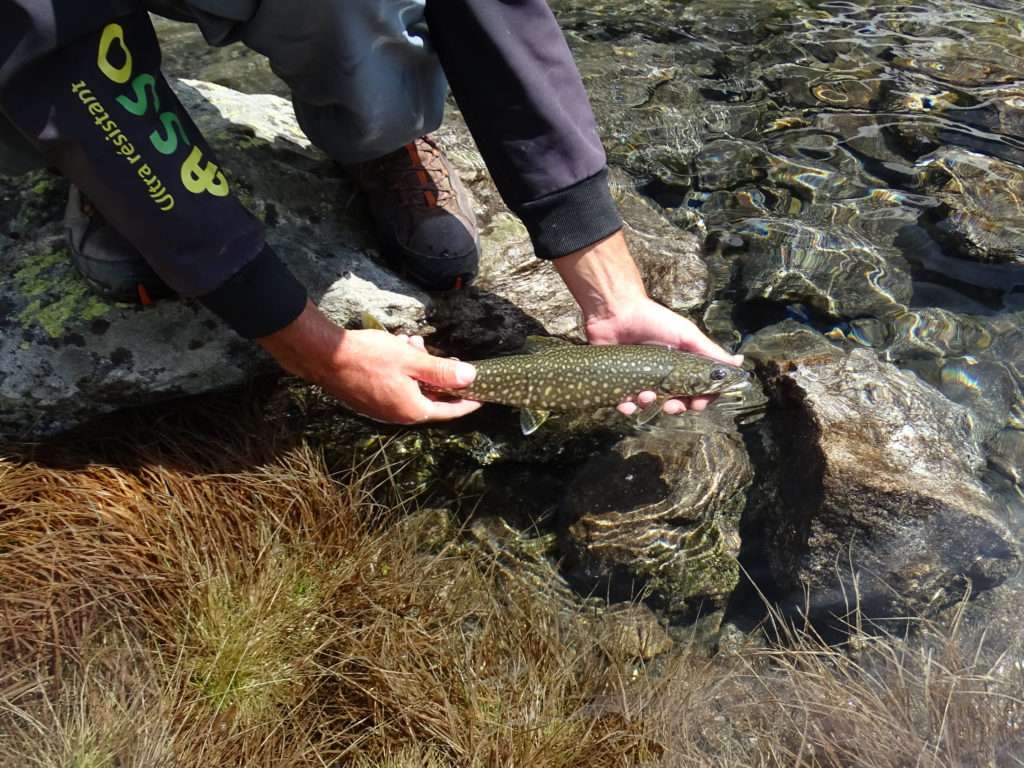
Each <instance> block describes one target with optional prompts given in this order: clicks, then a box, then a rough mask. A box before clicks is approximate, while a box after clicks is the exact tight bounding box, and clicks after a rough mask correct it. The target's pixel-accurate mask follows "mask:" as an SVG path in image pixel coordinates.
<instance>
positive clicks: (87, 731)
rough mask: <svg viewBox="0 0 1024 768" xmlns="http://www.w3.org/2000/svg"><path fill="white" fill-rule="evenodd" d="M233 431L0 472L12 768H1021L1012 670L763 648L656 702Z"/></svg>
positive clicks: (391, 515) (293, 453) (936, 636)
mask: <svg viewBox="0 0 1024 768" xmlns="http://www.w3.org/2000/svg"><path fill="white" fill-rule="evenodd" d="M224 410H225V409H224V407H223V404H215V406H214V408H212V409H210V410H203V409H201V408H200V409H199V410H198V411H193V412H188V411H185V412H184V415H179V416H174V417H168V421H167V422H166V423H165V424H163V425H157V426H156V427H153V426H152V425H146V426H147V429H146V431H142V430H141V426H142V425H140V424H138V423H129V424H127V426H126V428H125V429H123V430H122V431H121V432H119V433H117V434H115V435H113V436H110V435H108V436H106V437H104V438H102V439H101V440H98V441H94V442H92V443H85V444H82V443H80V444H78V445H74V446H72V447H71V448H67V449H61V450H59V451H57V452H56V453H53V454H51V455H49V456H47V457H45V459H44V458H43V457H42V455H41V454H38V455H36V456H35V457H31V456H20V457H14V458H11V459H7V460H3V461H0V766H5V767H6V766H11V767H12V768H13V767H14V766H18V768H22V767H23V766H36V767H39V768H44V767H45V768H50V767H53V768H56V767H57V766H61V767H62V768H67V767H68V766H75V767H76V768H108V767H109V768H115V767H116V768H123V767H124V766H139V768H142V766H145V767H146V768H153V767H157V768H159V767H161V766H203V767H204V768H206V767H207V766H222V765H223V766H229V765H240V766H242V765H244V766H254V767H257V768H260V767H263V766H282V767H283V766H325V765H354V766H357V767H362V766H393V767H394V768H435V767H436V768H449V767H452V766H459V767H460V768H462V767H463V766H479V767H480V768H483V767H484V766H487V767H490V766H530V767H531V768H569V767H570V766H571V767H572V768H576V766H581V765H586V766H596V767H598V768H601V767H603V766H640V765H643V766H654V765H680V766H683V765H685V766H712V765H714V766H733V765H734V766H762V765H763V766H869V767H871V768H874V767H875V766H878V768H883V767H884V768H889V767H890V766H892V767H895V766H907V765H914V766H922V767H923V768H945V767H946V766H949V767H950V768H952V766H974V765H977V766H1020V765H1024V762H1022V761H1021V759H1020V758H1019V757H1018V756H1019V755H1022V754H1024V736H1022V706H1024V704H1022V699H1024V695H1022V694H1024V680H1022V675H1021V666H1020V660H1019V659H1020V656H1019V651H1020V649H1019V648H1017V649H1015V651H1014V652H1016V653H1018V655H1017V656H1011V655H1010V654H1009V653H1006V654H1003V655H1002V656H993V655H991V654H988V653H986V652H985V651H984V649H983V648H981V649H979V648H978V646H977V644H974V645H973V646H972V645H970V644H967V643H966V642H965V641H964V640H963V639H962V637H961V634H960V631H959V625H958V623H957V622H954V623H953V625H952V626H951V627H947V628H945V629H940V628H939V627H937V626H935V625H922V627H921V629H920V631H919V633H918V636H917V637H916V638H915V639H913V640H907V639H905V638H903V637H893V636H887V635H884V634H875V635H869V634H866V633H864V632H860V631H857V630H855V631H854V632H853V634H852V639H851V644H850V647H849V648H836V647H830V646H828V645H827V644H825V643H823V642H822V641H821V640H820V639H819V638H817V637H816V636H814V634H813V633H812V632H810V631H809V630H803V631H797V630H794V629H792V628H789V627H786V626H785V625H783V624H782V623H781V622H779V623H777V625H776V627H775V630H776V634H777V635H778V636H779V637H780V642H779V643H778V644H776V645H773V646H772V647H771V648H768V649H764V648H760V649H750V650H747V651H742V652H739V653H737V654H734V655H731V656H729V657H720V658H718V659H714V660H709V659H705V658H701V657H699V656H695V655H686V654H680V655H679V656H678V657H676V658H675V659H673V660H672V661H671V662H670V663H669V664H668V665H667V668H666V669H665V670H663V671H662V673H661V674H659V675H658V676H653V675H648V673H647V672H646V671H645V670H644V669H643V668H642V667H639V668H638V667H634V666H633V665H631V664H630V663H629V662H628V661H626V660H623V659H614V658H610V657H609V655H608V652H607V651H605V650H602V648H601V646H600V637H598V636H597V635H599V634H600V633H595V632H593V631H592V630H591V629H589V628H588V625H587V624H586V623H585V622H584V621H582V620H579V619H578V617H572V616H566V615H565V614H564V613H561V612H560V611H559V610H558V608H557V607H556V606H553V605H550V604H548V603H547V602H545V601H544V599H543V598H542V597H541V596H538V595H531V594H530V593H529V592H528V591H521V590H508V589H505V588H504V587H503V586H502V584H503V582H502V579H501V578H500V575H499V573H498V572H497V569H496V568H495V563H494V562H493V561H492V560H490V559H489V558H488V557H487V556H485V555H483V554H481V553H480V552H479V551H476V552H474V551H470V550H468V549H464V548H462V547H461V546H460V545H459V539H458V538H457V537H456V536H453V535H452V533H451V531H450V526H447V527H446V526H445V525H444V524H439V522H438V517H437V515H435V514H427V513H423V514H418V513H416V512H415V510H411V509H404V508H401V509H398V510H396V508H395V507H394V505H382V504H381V503H380V501H379V500H380V499H381V498H383V496H382V495H381V493H379V491H380V490H381V489H382V488H387V485H388V482H389V481H388V478H389V477H391V476H392V473H391V472H390V471H389V468H388V467H386V466H377V467H370V466H367V467H360V468H357V469H356V470H352V471H346V472H343V473H340V474H332V472H331V471H329V469H328V467H326V466H325V464H324V461H323V460H322V458H321V456H320V455H319V453H318V452H317V451H315V450H314V449H312V448H311V447H309V446H308V445H306V444H303V443H301V442H294V441H291V440H290V439H288V437H287V436H286V435H280V434H275V433H274V432H273V431H271V430H269V429H268V428H266V427H264V426H262V424H261V422H260V420H259V417H258V416H257V415H250V414H247V413H245V412H240V411H239V410H238V409H235V410H233V411H230V410H229V411H228V412H227V413H224ZM130 418H131V417H129V422H130ZM138 418H140V419H144V418H145V417H138ZM225 425H227V426H225ZM124 434H143V435H145V437H144V438H134V439H126V438H124V437H123V436H122V435H124ZM83 457H85V458H83ZM404 506H410V505H408V504H402V505H399V507H404ZM442 519H443V516H442Z"/></svg>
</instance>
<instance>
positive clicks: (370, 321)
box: [359, 310, 387, 331]
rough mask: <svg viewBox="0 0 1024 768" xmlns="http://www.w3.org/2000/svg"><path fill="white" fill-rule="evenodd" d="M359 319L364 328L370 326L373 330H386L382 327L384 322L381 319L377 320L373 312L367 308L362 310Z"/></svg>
mask: <svg viewBox="0 0 1024 768" xmlns="http://www.w3.org/2000/svg"><path fill="white" fill-rule="evenodd" d="M359 319H360V321H361V322H362V325H363V328H364V329H366V328H371V329H373V330H375V331H386V330H387V328H385V327H384V324H383V323H381V321H380V320H378V319H377V318H376V317H375V316H374V314H373V313H372V312H370V311H369V310H363V314H362V315H361V316H360V318H359Z"/></svg>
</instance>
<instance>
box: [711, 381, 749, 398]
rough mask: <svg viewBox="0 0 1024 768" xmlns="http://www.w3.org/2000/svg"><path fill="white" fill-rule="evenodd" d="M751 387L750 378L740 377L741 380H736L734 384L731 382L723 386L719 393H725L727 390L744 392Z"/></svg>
mask: <svg viewBox="0 0 1024 768" xmlns="http://www.w3.org/2000/svg"><path fill="white" fill-rule="evenodd" d="M749 388H750V379H749V378H743V379H740V380H739V381H734V382H733V383H732V384H729V385H728V386H725V387H722V388H721V389H720V390H718V394H720V395H724V394H725V393H726V392H743V391H744V390H747V389H749Z"/></svg>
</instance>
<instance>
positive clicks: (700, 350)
mask: <svg viewBox="0 0 1024 768" xmlns="http://www.w3.org/2000/svg"><path fill="white" fill-rule="evenodd" d="M694 330H695V331H696V333H693V334H686V335H684V338H683V339H681V340H680V343H679V344H678V346H679V348H680V349H685V350H687V351H689V352H695V353H697V354H698V355H704V356H705V357H710V358H711V359H712V360H718V361H719V362H722V363H728V364H729V365H736V366H740V365H743V355H731V354H729V353H728V352H726V351H725V350H724V349H722V348H721V347H720V346H719V345H718V344H716V343H715V342H713V341H712V340H711V339H709V338H708V337H707V336H705V335H704V334H703V333H701V332H700V331H699V330H697V329H694Z"/></svg>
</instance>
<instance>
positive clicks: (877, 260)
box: [737, 219, 911, 318]
mask: <svg viewBox="0 0 1024 768" xmlns="http://www.w3.org/2000/svg"><path fill="white" fill-rule="evenodd" d="M737 234H739V235H740V236H741V237H744V238H745V239H746V242H747V251H746V253H744V254H743V255H742V256H741V257H740V265H741V272H740V276H739V285H740V287H741V289H742V290H743V292H744V294H745V298H746V299H747V300H752V299H767V300H769V301H773V302H778V303H781V304H805V305H807V306H809V307H811V308H813V309H814V310H816V311H817V312H819V313H821V314H823V315H825V316H827V317H831V318H853V317H860V316H863V315H874V316H879V315H881V316H885V315H887V314H893V313H897V312H903V311H905V309H906V305H907V303H908V301H909V300H910V295H911V281H910V276H909V275H908V274H907V273H906V272H904V271H903V270H902V269H901V268H900V267H898V266H896V265H894V264H892V263H890V261H889V260H888V259H886V257H885V256H883V254H882V253H881V252H879V251H878V250H877V249H875V248H874V247H873V246H872V244H871V243H869V242H867V241H861V240H859V239H856V238H854V237H852V236H850V235H847V234H844V233H842V232H837V231H830V230H826V229H818V228H815V227H810V226H808V225H806V224H804V223H802V222H800V221H796V220H759V219H753V220H750V221H748V222H747V223H746V224H745V225H743V226H742V227H740V228H738V229H737Z"/></svg>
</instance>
